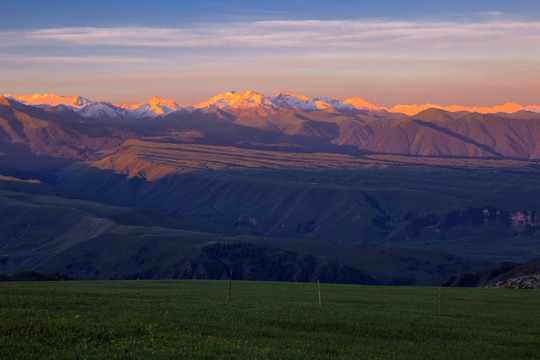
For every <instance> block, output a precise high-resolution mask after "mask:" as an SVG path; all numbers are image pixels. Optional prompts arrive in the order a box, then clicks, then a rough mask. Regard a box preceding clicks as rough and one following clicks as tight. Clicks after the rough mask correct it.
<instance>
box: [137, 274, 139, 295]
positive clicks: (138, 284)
mask: <svg viewBox="0 0 540 360" xmlns="http://www.w3.org/2000/svg"><path fill="white" fill-rule="evenodd" d="M138 298H139V278H137V299H138Z"/></svg>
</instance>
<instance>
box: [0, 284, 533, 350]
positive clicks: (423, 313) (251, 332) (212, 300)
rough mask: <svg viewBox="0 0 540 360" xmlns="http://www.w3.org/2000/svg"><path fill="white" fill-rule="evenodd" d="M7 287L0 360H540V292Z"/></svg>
mask: <svg viewBox="0 0 540 360" xmlns="http://www.w3.org/2000/svg"><path fill="white" fill-rule="evenodd" d="M227 289H228V282H226V281H203V280H191V281H143V280H141V281H140V283H139V297H138V298H137V297H136V282H135V281H103V282H102V281H95V282H32V283H29V282H27V283H1V284H0V359H2V360H4V359H216V358H222V359H333V358H335V359H407V358H411V359H539V358H540V326H538V324H539V323H540V311H539V309H540V292H538V291H529V290H502V289H465V288H442V290H441V315H440V316H439V315H438V289H437V288H434V287H373V286H356V285H333V284H321V297H322V307H320V306H319V302H318V294H317V284H312V283H274V282H243V281H233V283H232V293H231V301H230V302H228V301H227Z"/></svg>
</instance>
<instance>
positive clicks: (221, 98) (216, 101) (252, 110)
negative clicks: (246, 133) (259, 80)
mask: <svg viewBox="0 0 540 360" xmlns="http://www.w3.org/2000/svg"><path fill="white" fill-rule="evenodd" d="M193 108H194V109H196V110H212V109H224V110H227V111H228V112H230V113H233V114H236V115H241V114H245V115H248V114H250V115H259V116H261V115H269V114H271V113H274V112H276V111H278V110H279V107H278V106H276V105H275V104H274V103H273V102H272V101H271V99H269V98H267V97H266V96H264V95H262V94H260V93H258V92H256V91H252V90H246V91H244V92H243V93H238V92H236V91H229V92H226V93H222V94H219V95H217V96H214V97H213V98H211V99H209V100H207V101H204V102H202V103H199V104H197V105H195V106H194V107H193Z"/></svg>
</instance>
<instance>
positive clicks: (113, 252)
mask: <svg viewBox="0 0 540 360" xmlns="http://www.w3.org/2000/svg"><path fill="white" fill-rule="evenodd" d="M0 186H2V187H4V188H9V189H10V190H0V199H1V202H0V214H1V216H0V230H1V234H2V237H1V241H0V253H1V254H2V258H1V259H0V261H1V263H0V266H1V267H0V270H1V271H2V272H3V273H13V272H17V271H22V270H40V271H45V272H50V273H60V274H64V275H67V276H69V277H72V278H76V279H125V278H135V277H140V278H147V279H150V278H154V279H171V278H174V279H179V278H182V279H186V278H187V279H193V278H199V279H201V278H203V279H221V278H226V277H227V276H228V273H229V270H230V269H233V270H234V273H235V278H238V279H244V280H280V281H314V280H315V279H317V278H319V279H324V280H325V281H326V282H341V283H360V284H427V283H430V282H432V281H435V280H437V279H441V278H444V277H448V276H450V275H451V274H454V273H457V272H462V271H472V270H475V269H478V268H480V267H481V266H482V265H483V264H482V263H481V262H478V261H471V260H467V259H464V258H461V257H459V256H454V255H451V254H449V253H447V252H444V251H439V250H413V249H403V248H392V247H385V246H380V245H345V244H341V245H335V244H328V243H319V242H313V241H302V240H296V239H281V240H280V239H272V238H263V237H258V236H253V235H249V236H235V232H233V230H230V229H228V228H222V227H218V226H215V225H213V224H211V223H208V222H206V221H203V220H198V219H196V218H190V217H179V216H173V215H167V214H163V213H159V212H155V211H149V210H143V209H137V208H126V207H115V206H110V205H105V204H103V203H99V202H95V201H89V200H80V199H70V198H67V197H63V196H62V195H65V194H63V193H62V192H59V191H58V189H55V188H51V187H50V186H47V185H44V184H32V183H21V182H20V181H16V180H15V179H11V180H3V181H0ZM15 188H16V189H17V191H13V190H14V189H15ZM38 190H39V191H40V192H41V193H42V194H40V195H36V194H35V192H36V191H38ZM47 192H50V193H49V194H47ZM68 194H70V193H68Z"/></svg>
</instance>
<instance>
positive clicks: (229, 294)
mask: <svg viewBox="0 0 540 360" xmlns="http://www.w3.org/2000/svg"><path fill="white" fill-rule="evenodd" d="M231 283H232V269H231V274H230V275H229V293H228V294H227V301H231Z"/></svg>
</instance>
